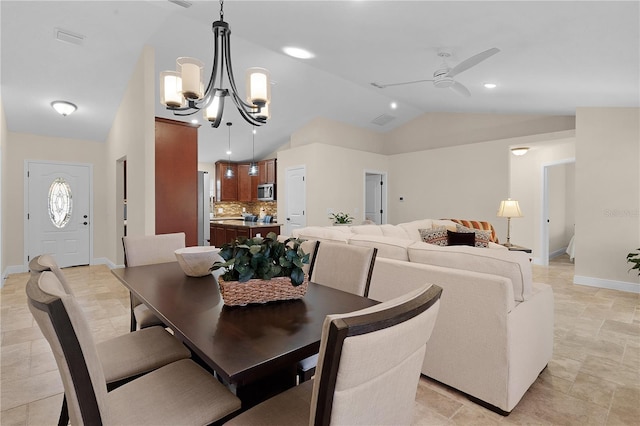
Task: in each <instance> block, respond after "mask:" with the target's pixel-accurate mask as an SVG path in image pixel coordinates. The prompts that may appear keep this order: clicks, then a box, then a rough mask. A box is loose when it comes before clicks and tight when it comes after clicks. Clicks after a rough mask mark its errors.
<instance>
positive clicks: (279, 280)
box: [211, 232, 309, 306]
mask: <svg viewBox="0 0 640 426" xmlns="http://www.w3.org/2000/svg"><path fill="white" fill-rule="evenodd" d="M302 242H303V241H302V240H299V239H296V238H289V239H287V240H285V241H284V242H281V241H278V239H277V236H276V234H275V233H274V232H270V233H269V234H268V235H267V236H266V237H265V238H262V237H254V238H246V237H238V238H236V239H235V240H234V241H232V242H230V243H226V244H223V245H222V247H221V249H220V253H219V255H220V256H221V257H222V258H223V259H224V262H221V261H218V262H215V263H214V264H213V266H212V267H211V270H212V271H216V270H218V269H224V271H225V272H224V273H223V274H222V275H221V276H220V277H218V284H219V285H220V292H221V294H222V299H223V300H224V303H225V305H229V306H236V305H246V304H249V303H266V302H271V301H275V300H289V299H300V298H302V297H304V295H305V294H306V292H307V286H308V280H307V279H306V277H305V274H304V271H303V269H302V268H303V267H304V265H305V264H307V263H309V254H308V253H305V252H304V251H303V250H302V247H301V245H302Z"/></svg>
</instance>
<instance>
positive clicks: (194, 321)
mask: <svg viewBox="0 0 640 426" xmlns="http://www.w3.org/2000/svg"><path fill="white" fill-rule="evenodd" d="M112 273H113V274H114V275H115V276H116V277H117V278H118V279H119V280H120V282H122V284H124V285H125V286H126V287H127V288H128V289H129V291H131V293H133V294H134V295H135V296H136V297H137V298H138V299H140V301H142V303H144V304H145V305H146V306H148V307H149V309H151V310H152V311H153V312H154V313H155V314H156V315H157V316H158V317H159V318H160V319H162V321H163V322H164V323H165V324H166V325H167V326H168V327H169V328H170V329H171V330H172V331H173V332H174V334H175V336H176V337H177V338H178V339H180V340H182V341H183V342H184V344H185V345H187V346H188V347H189V348H190V349H191V351H192V352H193V354H194V357H195V358H197V359H199V360H200V361H201V362H202V363H204V364H205V366H206V367H208V368H209V369H211V370H213V371H215V372H216V374H217V375H218V376H219V377H220V378H221V379H222V381H223V382H225V383H227V384H228V385H230V386H231V387H232V388H233V389H234V390H235V392H236V395H237V396H238V397H239V398H240V399H241V400H242V406H243V409H246V408H249V407H251V406H253V405H255V404H257V403H259V402H261V401H262V400H264V399H266V398H269V397H270V396H273V395H275V394H277V393H279V392H282V391H283V390H285V389H288V388H290V387H292V386H295V384H296V364H297V362H298V361H300V360H302V359H304V358H306V357H308V356H310V355H313V354H314V353H317V352H318V350H319V348H320V337H321V334H322V324H323V322H324V319H325V317H326V316H327V315H329V314H338V313H346V312H351V311H355V310H358V309H362V308H366V307H369V306H372V305H375V304H376V303H378V302H376V301H374V300H371V299H367V298H365V297H361V296H357V295H354V294H351V293H347V292H343V291H340V290H336V289H333V288H330V287H326V286H322V285H319V284H315V283H309V288H308V290H307V294H306V295H305V297H304V298H302V299H298V300H288V301H280V302H271V303H266V304H256V305H253V304H250V305H247V306H226V305H224V303H223V301H222V297H221V296H220V290H219V288H218V284H217V281H216V279H215V278H214V277H213V276H212V275H207V276H204V277H197V278H196V277H189V276H187V275H185V273H184V272H183V271H182V269H181V268H180V266H179V264H178V263H177V262H170V263H160V264H155V265H146V266H135V267H126V268H118V269H113V270H112Z"/></svg>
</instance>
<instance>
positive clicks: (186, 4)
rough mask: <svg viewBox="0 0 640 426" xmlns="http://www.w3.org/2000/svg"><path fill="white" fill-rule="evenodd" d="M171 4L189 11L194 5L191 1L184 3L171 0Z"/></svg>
mask: <svg viewBox="0 0 640 426" xmlns="http://www.w3.org/2000/svg"><path fill="white" fill-rule="evenodd" d="M169 2H170V3H173V4H177V5H178V6H180V7H184V8H185V9H188V8H190V7H191V5H192V3H191V2H189V1H184V0H169Z"/></svg>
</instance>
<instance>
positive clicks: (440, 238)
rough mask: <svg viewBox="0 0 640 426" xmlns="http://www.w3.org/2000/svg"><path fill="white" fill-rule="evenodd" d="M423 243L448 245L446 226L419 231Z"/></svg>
mask: <svg viewBox="0 0 640 426" xmlns="http://www.w3.org/2000/svg"><path fill="white" fill-rule="evenodd" d="M418 231H419V232H420V237H421V238H422V241H424V242H425V243H429V244H435V245H437V246H446V245H448V237H447V228H446V227H444V226H438V227H435V228H431V229H418Z"/></svg>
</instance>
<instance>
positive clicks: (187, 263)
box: [174, 246, 222, 277]
mask: <svg viewBox="0 0 640 426" xmlns="http://www.w3.org/2000/svg"><path fill="white" fill-rule="evenodd" d="M219 252H220V248H218V247H214V246H194V247H185V248H180V249H178V250H176V251H175V252H174V253H175V255H176V259H177V260H178V264H180V267H181V268H182V270H183V271H184V273H185V274H186V275H188V276H190V277H204V276H205V275H209V274H210V273H211V271H210V268H211V266H212V265H213V263H214V262H216V261H219V260H222V257H220V255H219V254H218V253H219Z"/></svg>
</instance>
